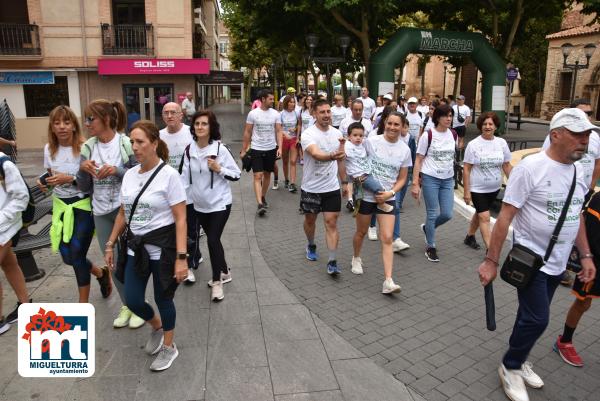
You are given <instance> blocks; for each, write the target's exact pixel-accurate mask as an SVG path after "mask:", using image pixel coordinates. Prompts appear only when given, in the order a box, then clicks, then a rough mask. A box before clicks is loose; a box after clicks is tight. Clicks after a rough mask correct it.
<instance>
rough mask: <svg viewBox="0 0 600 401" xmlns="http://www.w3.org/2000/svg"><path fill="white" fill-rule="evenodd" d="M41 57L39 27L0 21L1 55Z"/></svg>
mask: <svg viewBox="0 0 600 401" xmlns="http://www.w3.org/2000/svg"><path fill="white" fill-rule="evenodd" d="M3 56H9V57H11V58H14V57H16V58H41V57H42V48H41V46H40V32H39V27H38V26H37V25H33V24H7V23H0V57H3Z"/></svg>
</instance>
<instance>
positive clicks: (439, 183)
mask: <svg viewBox="0 0 600 401" xmlns="http://www.w3.org/2000/svg"><path fill="white" fill-rule="evenodd" d="M421 176H422V177H421V188H422V190H423V199H424V200H425V209H426V211H427V216H426V217H425V238H426V239H427V246H429V247H431V248H435V229H436V228H438V227H439V226H441V225H442V224H444V223H445V222H447V221H448V220H450V219H451V218H452V209H453V207H454V178H453V177H450V178H445V179H440V178H435V177H432V176H430V175H427V174H421Z"/></svg>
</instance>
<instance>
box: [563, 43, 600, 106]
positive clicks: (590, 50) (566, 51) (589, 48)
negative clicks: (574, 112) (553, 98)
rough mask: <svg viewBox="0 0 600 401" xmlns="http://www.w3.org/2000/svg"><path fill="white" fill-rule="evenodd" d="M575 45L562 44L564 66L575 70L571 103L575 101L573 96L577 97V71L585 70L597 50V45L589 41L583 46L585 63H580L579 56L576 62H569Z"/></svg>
mask: <svg viewBox="0 0 600 401" xmlns="http://www.w3.org/2000/svg"><path fill="white" fill-rule="evenodd" d="M574 48H575V46H573V45H572V44H570V43H565V44H563V45H562V46H561V50H562V54H563V68H566V69H569V70H572V71H573V80H572V82H571V96H570V97H569V103H573V98H574V97H575V84H576V83H577V71H579V70H585V69H587V68H588V67H589V66H590V58H592V55H593V54H594V51H596V45H594V44H592V43H588V44H587V45H585V46H584V47H583V54H584V55H585V59H586V60H585V64H579V57H577V59H576V60H575V64H568V63H567V58H568V57H569V55H570V54H571V53H572V52H573V49H574Z"/></svg>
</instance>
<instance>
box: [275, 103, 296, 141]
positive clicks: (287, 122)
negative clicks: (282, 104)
mask: <svg viewBox="0 0 600 401" xmlns="http://www.w3.org/2000/svg"><path fill="white" fill-rule="evenodd" d="M279 121H280V122H281V128H282V129H283V132H284V133H285V134H287V135H289V136H291V137H294V138H295V137H296V136H298V135H297V133H296V127H297V126H298V114H297V113H296V111H287V110H283V111H282V112H281V113H280V114H279Z"/></svg>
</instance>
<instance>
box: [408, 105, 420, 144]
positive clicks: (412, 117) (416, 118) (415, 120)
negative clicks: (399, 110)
mask: <svg viewBox="0 0 600 401" xmlns="http://www.w3.org/2000/svg"><path fill="white" fill-rule="evenodd" d="M421 114H423V113H421ZM424 117H425V114H423V117H421V116H420V115H419V112H417V111H415V112H414V113H411V112H410V111H409V112H408V113H406V119H407V120H408V133H409V134H410V136H412V137H413V138H414V139H415V141H416V140H417V139H418V138H419V133H420V132H421V127H423V118H424Z"/></svg>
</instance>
